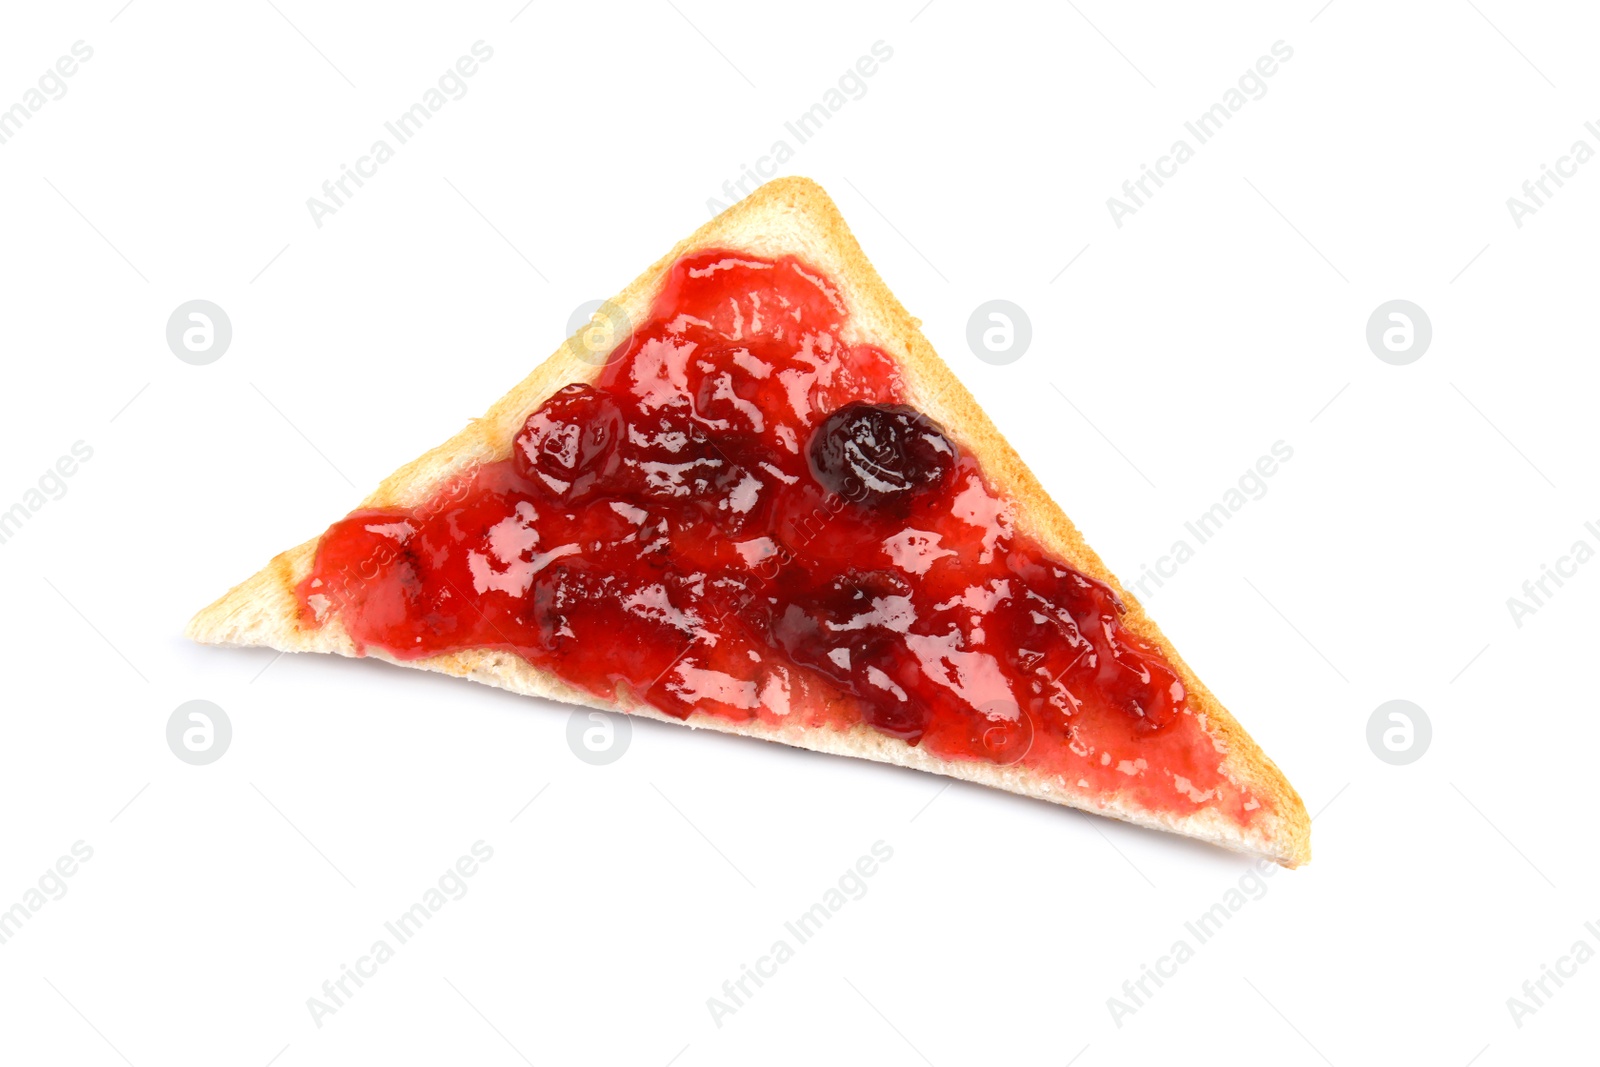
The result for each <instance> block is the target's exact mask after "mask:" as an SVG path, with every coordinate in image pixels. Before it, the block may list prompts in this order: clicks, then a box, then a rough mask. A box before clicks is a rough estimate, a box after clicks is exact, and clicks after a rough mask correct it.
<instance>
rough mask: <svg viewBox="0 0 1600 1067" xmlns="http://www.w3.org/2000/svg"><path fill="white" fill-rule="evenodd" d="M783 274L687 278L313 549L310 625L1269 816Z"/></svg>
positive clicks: (1079, 584)
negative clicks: (423, 497) (426, 491)
mask: <svg viewBox="0 0 1600 1067" xmlns="http://www.w3.org/2000/svg"><path fill="white" fill-rule="evenodd" d="M847 321H848V314H847V310H846V307H845V305H844V303H843V301H842V299H841V297H840V295H839V293H838V292H837V291H836V290H835V289H834V288H833V286H832V284H831V283H830V281H829V280H828V279H827V278H826V277H824V276H823V275H821V274H820V273H819V272H817V271H815V270H813V269H811V268H810V267H808V266H807V265H806V264H804V263H802V262H800V261H798V260H796V259H793V258H782V259H777V260H764V259H758V258H755V257H752V256H749V255H745V254H742V253H738V252H731V251H706V252H700V253H697V254H694V255H690V256H686V257H684V258H682V259H680V260H679V261H678V262H677V263H676V264H674V265H673V267H672V268H671V271H670V273H669V275H668V278H667V280H666V282H665V285H664V288H663V290H662V292H661V294H660V296H659V297H658V298H657V299H656V301H655V303H654V305H653V307H652V309H651V315H650V318H649V321H647V322H645V323H643V324H642V325H641V326H640V327H639V328H638V329H636V330H635V331H633V333H632V334H631V336H630V337H629V338H628V340H627V341H626V342H624V343H623V344H622V345H620V346H619V347H618V348H617V349H616V351H615V352H613V353H612V354H611V356H610V358H609V359H608V360H607V362H606V364H605V366H604V368H603V370H602V371H601V373H600V375H599V377H598V379H597V380H596V381H595V382H594V383H593V384H573V385H568V386H566V387H565V388H563V389H561V390H559V391H558V392H557V393H555V395H553V396H552V397H551V398H550V399H549V400H548V401H546V402H545V403H544V404H543V405H542V406H541V407H540V408H539V409H538V410H536V411H534V412H533V413H532V414H531V415H530V416H529V417H528V419H527V421H526V423H525V424H524V425H523V427H522V429H521V431H520V432H519V433H518V434H517V435H516V437H515V440H513V441H512V442H510V455H509V456H508V457H507V458H506V459H503V460H500V461H498V462H490V463H484V464H481V465H479V466H477V467H475V468H472V469H471V470H469V471H467V472H465V473H463V474H461V475H460V476H458V477H457V478H456V479H455V480H454V481H453V482H451V483H450V484H448V485H446V486H444V487H443V488H442V489H440V490H439V491H438V493H437V494H436V495H435V496H434V498H433V499H431V500H429V501H427V502H426V503H424V504H422V505H420V506H417V507H414V508H383V509H368V510H362V511H357V512H355V513H353V514H352V515H350V516H349V517H348V518H346V519H344V520H342V521H340V522H338V523H336V524H335V525H334V526H332V527H331V528H330V529H329V530H328V531H327V533H326V534H325V535H324V536H323V538H322V540H321V542H320V544H319V546H318V549H317V554H316V560H315V564H314V567H313V570H312V573H311V575H310V576H309V577H308V578H307V579H306V580H305V581H304V582H303V583H302V584H301V585H300V587H299V597H300V604H301V619H302V623H303V624H304V625H307V626H320V625H322V624H323V622H325V621H326V620H327V619H328V618H329V617H330V616H332V615H334V614H337V615H338V617H339V618H340V620H341V621H342V623H343V625H344V627H345V628H346V629H347V630H348V632H349V633H350V635H351V637H352V638H353V639H354V641H355V642H356V645H357V647H358V649H359V650H361V651H363V652H364V651H365V650H366V649H368V648H374V647H375V648H378V649H381V650H383V651H384V652H385V653H387V654H388V655H390V656H393V657H396V658H399V659H415V658H420V657H425V656H433V655H438V654H442V653H449V652H455V651H460V650H465V649H496V650H503V651H506V652H511V653H514V654H516V655H518V656H521V657H522V658H523V659H525V660H527V661H528V662H529V663H532V664H534V665H536V666H538V667H541V668H543V669H547V670H549V671H551V672H553V673H554V674H556V675H557V676H559V677H560V678H562V679H564V680H565V681H567V682H569V683H571V684H572V685H574V686H577V687H579V688H581V689H584V690H587V691H589V692H591V693H593V694H595V695H596V696H598V697H601V698H604V699H611V698H613V697H615V696H616V695H617V694H618V691H619V690H621V689H624V688H625V689H626V691H627V692H628V693H630V694H632V695H634V696H636V697H638V698H640V699H642V700H643V701H645V702H647V703H648V704H650V705H651V706H653V707H655V708H657V709H659V710H660V711H662V712H665V713H667V714H670V715H673V716H676V717H679V718H687V717H688V716H689V715H690V713H691V712H695V711H698V712H702V713H704V714H707V715H713V716H718V717H721V718H723V719H727V720H732V721H735V722H747V721H750V720H755V719H760V720H763V721H765V722H767V723H769V724H772V725H783V724H798V725H800V726H804V727H808V728H814V729H832V730H844V729H849V728H851V727H855V726H857V725H859V724H862V723H864V724H866V725H868V726H870V727H871V728H872V729H874V730H876V731H878V732H880V733H882V734H885V735H887V736H889V737H893V738H899V739H900V740H902V741H904V742H906V743H907V744H911V745H920V746H922V747H923V748H924V749H925V750H926V751H929V752H931V753H933V754H935V755H937V756H940V757H943V758H945V759H949V760H977V761H985V762H989V763H998V764H1020V765H1023V766H1025V767H1028V768H1030V769H1034V770H1037V771H1040V772H1043V773H1046V774H1048V775H1050V776H1052V777H1057V776H1058V777H1059V779H1060V780H1061V782H1062V787H1063V788H1064V789H1074V788H1075V789H1077V790H1079V791H1084V790H1087V791H1089V792H1091V793H1095V794H1102V795H1106V794H1111V793H1116V794H1119V795H1120V796H1122V797H1123V798H1127V799H1131V800H1132V801H1133V802H1134V803H1136V804H1138V805H1140V806H1143V807H1145V808H1148V809H1152V810H1159V811H1168V812H1174V813H1179V814H1181V813H1185V812H1189V811H1193V810H1195V809H1196V808H1199V807H1212V808H1220V809H1222V810H1223V811H1225V812H1226V813H1228V814H1229V815H1231V816H1232V817H1233V818H1234V819H1236V820H1240V821H1247V820H1248V819H1249V818H1251V817H1252V815H1253V813H1254V812H1255V811H1256V810H1257V809H1258V808H1259V806H1260V805H1259V802H1258V801H1257V800H1256V799H1255V798H1253V797H1252V796H1250V794H1249V793H1247V792H1245V791H1244V790H1242V789H1241V788H1240V787H1238V786H1237V785H1235V784H1234V783H1233V782H1231V781H1230V780H1229V779H1227V778H1226V777H1225V776H1224V775H1223V774H1222V773H1221V771H1220V768H1219V764H1220V763H1221V761H1222V753H1221V752H1220V751H1219V748H1218V746H1217V745H1216V744H1215V743H1214V742H1213V741H1212V739H1211V738H1210V736H1209V735H1208V734H1207V733H1206V731H1205V730H1204V728H1203V724H1202V723H1201V722H1200V721H1199V720H1198V718H1197V716H1196V714H1195V712H1194V711H1193V710H1192V709H1191V707H1190V705H1189V702H1188V700H1187V698H1186V694H1185V691H1184V686H1183V683H1182V682H1181V681H1180V680H1179V679H1178V677H1177V675H1176V673H1175V672H1174V671H1173V669H1172V667H1171V666H1170V665H1169V664H1168V663H1167V662H1166V660H1165V658H1164V657H1163V655H1162V654H1161V652H1160V651H1159V650H1158V649H1157V648H1155V647H1153V646H1151V645H1150V644H1148V643H1146V642H1144V641H1142V640H1141V639H1140V638H1139V637H1138V636H1136V635H1135V634H1133V633H1132V632H1130V631H1129V630H1128V629H1126V628H1125V627H1124V626H1123V625H1122V622H1121V618H1122V615H1123V612H1124V608H1123V605H1122V604H1121V603H1120V601H1119V600H1118V598H1117V596H1116V595H1115V594H1114V593H1113V592H1112V590H1111V589H1110V588H1108V587H1107V586H1106V585H1105V584H1103V583H1101V582H1099V581H1096V580H1095V579H1093V578H1091V577H1089V576H1087V575H1085V574H1082V573H1080V572H1079V571H1077V570H1074V569H1073V568H1072V567H1070V566H1067V565H1066V564H1064V563H1062V562H1060V561H1058V560H1054V559H1051V558H1050V557H1049V556H1048V555H1047V554H1046V553H1045V552H1044V551H1043V550H1042V549H1041V548H1040V547H1039V546H1038V545H1036V544H1034V543H1032V542H1031V541H1030V540H1029V539H1028V538H1026V537H1025V536H1023V535H1021V534H1020V533H1019V532H1018V531H1017V530H1016V529H1015V528H1014V526H1013V522H1012V508H1011V506H1010V505H1009V504H1008V502H1007V501H1006V500H1005V499H1004V498H1002V497H1001V496H999V495H997V494H996V492H995V491H994V490H992V489H991V488H990V487H989V485H988V484H987V482H986V481H985V480H984V477H983V472H982V470H980V468H979V465H978V463H977V460H976V459H975V458H974V457H973V456H971V455H967V454H964V453H963V452H962V450H961V449H960V447H959V446H958V445H957V444H956V443H955V442H954V441H952V440H951V439H950V438H949V437H947V436H946V434H945V433H944V431H943V430H942V429H941V428H940V427H939V426H937V425H936V424H934V423H933V422H932V421H930V420H929V419H928V418H926V417H924V416H923V415H921V414H920V413H918V412H917V411H916V410H914V409H913V408H911V407H909V406H907V405H906V404H905V395H904V394H905V390H904V387H903V384H902V382H901V379H900V376H899V373H898V370H897V367H896V364H895V362H894V361H893V360H892V359H890V358H889V357H888V356H887V355H886V354H885V353H884V352H883V351H882V350H880V349H878V348H876V347H874V346H873V345H870V344H862V343H857V342H853V341H851V340H848V339H847V337H848V336H849V332H848V331H847V329H846V324H847Z"/></svg>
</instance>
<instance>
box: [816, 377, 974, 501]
mask: <svg viewBox="0 0 1600 1067" xmlns="http://www.w3.org/2000/svg"><path fill="white" fill-rule="evenodd" d="M808 452H809V455H810V458H811V473H812V474H813V475H815V476H816V479H817V481H818V482H820V483H821V484H822V487H823V488H824V489H826V490H827V491H828V492H830V493H836V494H839V495H841V496H844V497H846V498H848V499H850V500H853V501H855V502H856V503H858V504H862V505H866V506H869V507H882V506H884V505H888V504H900V503H905V502H909V501H910V500H911V499H912V498H914V497H915V496H917V495H918V494H920V493H923V492H926V491H929V490H933V489H939V488H942V487H943V486H945V485H947V484H949V482H950V479H951V478H952V476H953V475H954V472H955V466H956V447H955V445H954V444H953V443H951V441H950V439H949V438H948V437H946V436H945V435H944V431H943V430H941V429H940V428H939V427H938V426H937V425H935V424H934V422H933V421H932V420H930V419H928V418H926V417H925V416H923V415H922V414H921V413H919V412H918V411H916V410H915V409H914V408H909V407H906V406H905V405H903V404H860V403H857V404H846V405H845V406H844V407H842V408H840V409H839V410H838V411H835V412H834V413H833V414H832V415H829V416H828V417H827V418H826V419H824V420H823V421H822V423H821V424H820V425H819V426H818V427H817V428H816V430H815V431H814V432H813V433H812V435H811V444H810V447H809V449H808Z"/></svg>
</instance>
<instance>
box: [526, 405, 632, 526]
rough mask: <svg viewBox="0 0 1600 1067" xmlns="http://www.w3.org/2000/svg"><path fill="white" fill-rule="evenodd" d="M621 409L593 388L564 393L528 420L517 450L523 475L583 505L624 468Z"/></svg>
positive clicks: (623, 428)
mask: <svg viewBox="0 0 1600 1067" xmlns="http://www.w3.org/2000/svg"><path fill="white" fill-rule="evenodd" d="M624 430H625V425H624V423H623V419H622V411H621V409H620V408H618V407H617V403H616V401H615V400H613V399H612V398H611V397H609V396H607V395H606V394H605V393H601V392H597V391H596V390H594V389H592V388H590V387H589V386H587V385H581V384H576V383H575V384H573V385H568V386H565V387H564V388H562V389H561V390H560V391H559V392H558V393H556V395H555V396H553V397H551V398H550V399H549V400H547V401H545V403H544V406H543V407H541V408H539V410H538V411H535V412H534V413H533V414H532V415H529V416H528V421H527V422H526V423H524V424H523V427H522V432H521V433H519V434H517V439H516V442H515V443H514V444H513V445H512V449H511V458H512V460H513V462H515V464H516V468H517V473H518V474H520V475H522V476H523V477H524V478H527V479H528V480H529V481H531V482H534V483H535V484H537V485H539V486H541V487H542V488H543V489H545V491H547V492H549V493H550V494H551V495H553V496H555V497H556V498H557V499H559V500H563V501H567V502H571V501H575V500H579V499H581V498H582V497H584V496H587V495H588V493H589V492H590V491H591V490H592V489H593V488H594V487H595V485H596V483H597V482H599V481H600V479H602V478H604V477H605V476H606V475H608V474H611V473H612V472H614V470H615V469H616V467H617V466H618V464H619V463H620V462H621V459H620V456H619V454H618V452H617V444H618V442H619V441H620V440H621V439H622V436H623V433H624Z"/></svg>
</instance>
